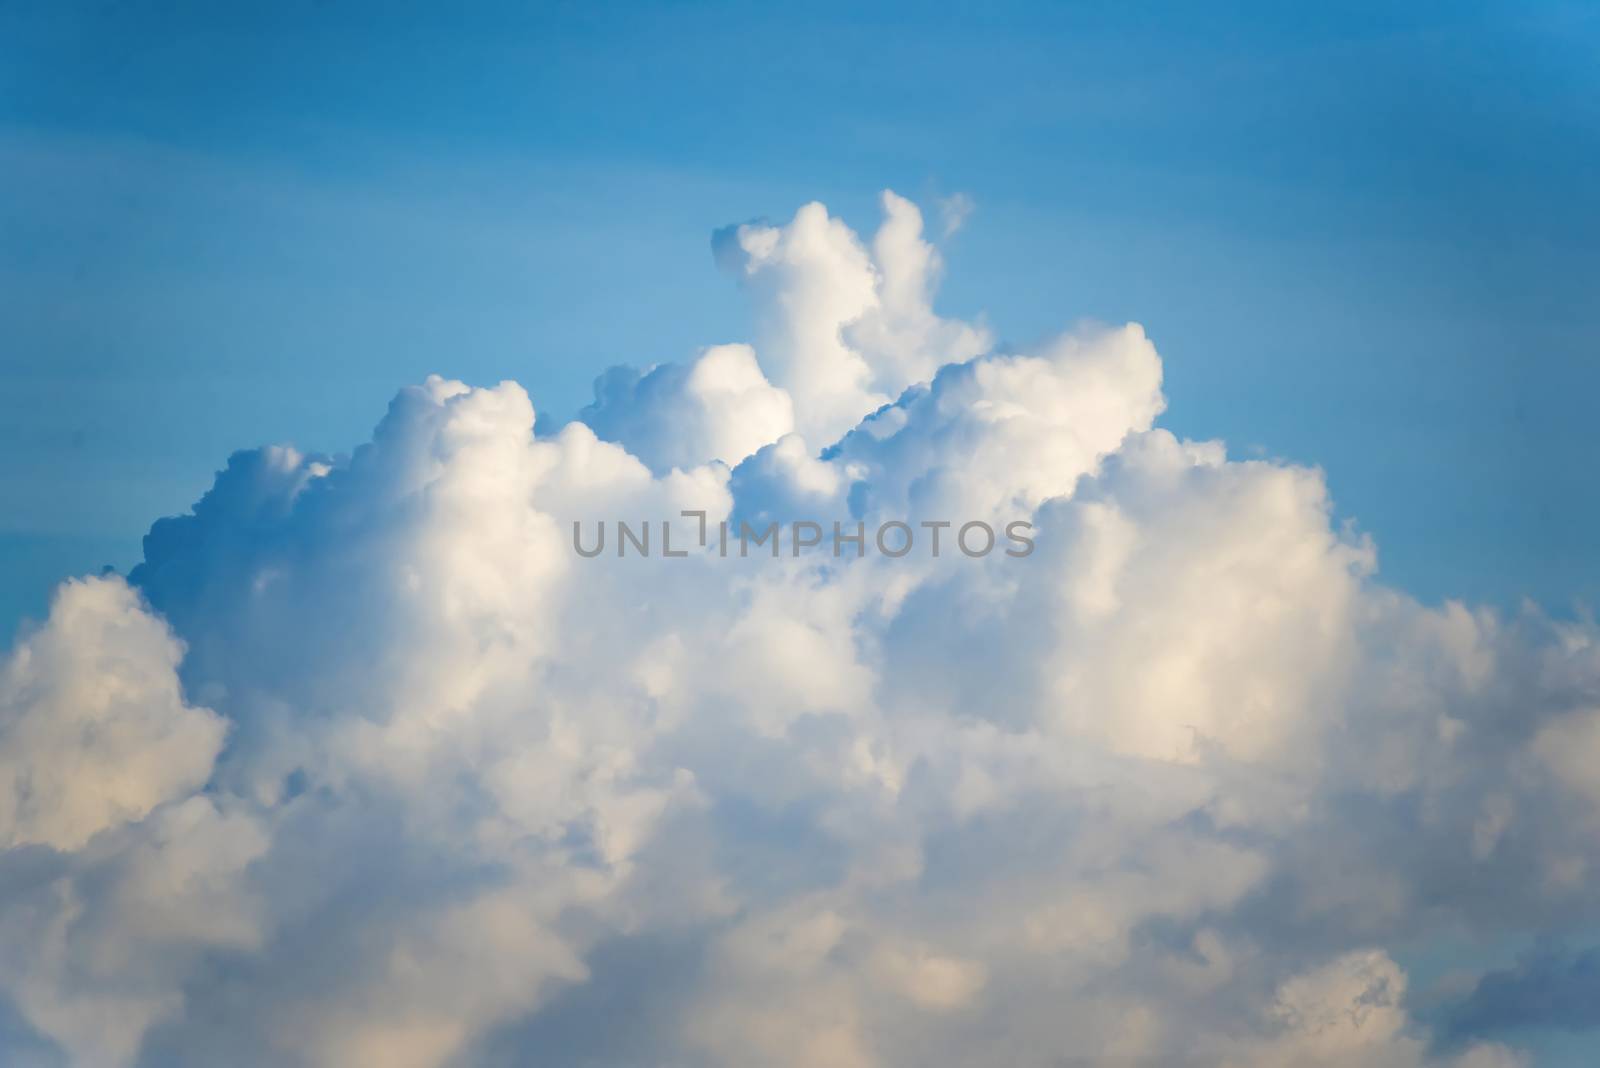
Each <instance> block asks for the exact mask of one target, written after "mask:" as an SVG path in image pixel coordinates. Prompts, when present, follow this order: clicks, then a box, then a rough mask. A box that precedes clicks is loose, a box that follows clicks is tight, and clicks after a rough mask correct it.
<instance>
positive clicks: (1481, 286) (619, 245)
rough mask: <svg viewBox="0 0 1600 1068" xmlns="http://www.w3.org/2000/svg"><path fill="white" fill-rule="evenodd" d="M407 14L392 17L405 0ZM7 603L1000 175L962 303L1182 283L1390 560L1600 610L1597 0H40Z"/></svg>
mask: <svg viewBox="0 0 1600 1068" xmlns="http://www.w3.org/2000/svg"><path fill="white" fill-rule="evenodd" d="M385 10H388V8H387V6H386V7H385ZM0 20H3V24H0V29H3V33H0V38H3V40H4V42H6V43H5V44H4V45H3V46H0V47H3V49H4V51H3V53H0V159H3V164H4V165H3V166H0V190H3V195H0V225H3V233H4V235H5V238H4V242H3V245H0V271H3V272H4V284H3V287H0V374H3V382H4V389H3V390H0V405H3V413H0V414H3V418H0V435H3V440H0V457H3V459H0V497H3V499H4V501H5V502H6V507H5V508H4V510H3V516H0V538H3V539H4V544H5V548H6V551H5V553H4V560H5V563H4V565H3V566H0V618H3V619H4V621H5V623H4V625H5V626H6V627H7V628H11V627H14V625H15V621H16V620H17V619H18V618H19V617H21V616H23V615H27V616H29V617H31V618H39V617H40V616H41V615H42V613H43V610H44V606H45V601H46V597H47V595H48V590H49V589H50V587H51V586H52V585H53V583H54V582H55V581H56V579H57V578H59V577H60V576H61V575H63V574H66V573H71V572H80V571H84V570H92V569H96V568H98V567H100V566H101V565H104V564H112V565H114V566H116V567H118V568H126V567H128V566H130V565H131V564H132V563H133V562H135V561H136V560H137V558H138V552H139V548H138V545H139V538H140V537H141V536H142V535H143V533H144V532H145V530H146V529H147V527H148V525H149V523H150V522H151V520H152V519H153V518H154V517H156V516H160V515H168V514H176V513H179V512H181V511H183V510H184V509H185V508H187V507H188V505H190V504H191V503H193V501H194V500H195V499H196V498H197V497H198V495H199V492H200V491H201V490H202V489H203V488H204V487H205V486H206V485H207V484H208V482H209V480H210V477H211V474H212V472H213V471H214V470H216V468H217V467H218V465H219V463H220V458H222V457H225V456H226V455H227V454H228V452H230V451H231V450H233V449H235V448H240V447H245V446H248V445H254V444H264V443H272V442H292V443H294V444H297V445H299V446H300V447H302V448H312V449H320V450H326V451H330V452H331V451H338V450H343V449H347V448H349V447H350V445H351V443H352V442H354V441H357V440H359V439H360V438H361V437H362V436H363V435H364V434H365V433H366V432H367V431H368V430H370V428H371V426H372V425H373V424H374V423H375V422H376V420H377V418H378V416H379V415H381V414H382V409H381V405H380V404H378V403H375V400H374V398H381V397H383V396H385V395H386V394H387V392H388V391H389V390H390V389H391V388H392V387H393V386H394V385H396V384H397V383H400V382H407V381H415V380H418V379H420V377H421V376H423V375H425V374H428V373H433V372H438V373H443V374H446V375H450V376H453V377H457V378H461V379H464V380H466V381H469V382H474V383H482V384H492V383H493V382H495V381H498V380H499V379H501V378H506V377H511V378H515V379H517V380H518V381H522V382H524V383H525V384H527V385H528V386H529V387H530V388H531V389H532V390H533V391H534V395H535V400H536V404H537V405H538V407H539V410H540V411H541V412H545V413H548V418H550V419H554V420H564V419H567V418H570V417H571V416H572V415H573V414H574V413H575V412H576V411H577V409H578V408H580V407H581V406H582V405H583V404H585V403H587V402H588V401H589V400H590V399H591V393H590V389H591V383H592V381H593V379H594V378H595V377H596V376H597V375H598V374H599V373H600V372H601V371H602V370H604V369H605V368H606V367H607V366H610V365H612V364H615V363H623V362H629V363H641V364H649V363H653V362H658V361H667V360H674V359H679V358H681V357H683V356H685V355H686V354H688V353H690V352H692V351H693V350H694V349H695V347H696V346H699V345H703V344H707V343H711V342H716V341H724V340H733V339H736V338H739V337H741V336H743V334H744V333H745V331H746V327H747V323H746V322H745V320H744V318H743V312H742V310H741V305H740V303H739V301H738V298H737V294H736V293H735V292H734V291H733V288H732V287H730V286H729V285H727V284H726V282H725V281H723V280H721V279H718V278H717V277H716V276H715V275H714V274H712V273H710V272H708V271H704V270H696V269H694V266H695V264H696V263H697V262H709V252H708V248H709V235H710V233H711V232H712V231H713V230H714V229H715V228H717V227H720V226H724V225H727V224H729V223H734V222H742V221H745V220H748V219H751V218H760V217H771V218H783V217H787V215H788V214H790V213H791V212H792V211H793V210H794V209H795V208H796V207H798V206H799V204H801V203H803V202H805V201H807V200H811V199H818V200H821V201H823V202H825V203H827V204H829V205H830V206H831V207H832V208H833V209H834V210H836V211H838V212H839V213H840V214H841V215H842V216H843V217H844V218H846V219H847V220H849V221H851V222H853V223H855V224H856V225H857V226H858V227H860V228H865V227H867V226H869V225H870V223H871V221H872V217H873V198H874V197H875V196H876V193H877V191H878V190H879V189H881V188H885V187H887V188H893V189H896V190H898V191H900V192H901V193H903V194H905V195H908V196H912V197H915V198H917V199H919V200H924V201H929V202H933V201H937V200H938V199H940V198H946V197H951V196H954V195H956V194H961V195H964V196H965V197H968V198H970V201H971V203H972V204H973V206H974V209H975V210H974V212H973V214H972V217H971V219H970V220H969V222H968V223H967V225H966V226H965V227H963V229H962V231H961V232H960V233H959V234H958V235H956V237H955V240H954V245H953V248H954V249H955V250H957V254H954V255H951V256H950V257H949V261H950V263H949V272H948V277H947V279H946V282H945V285H944V289H943V296H942V301H943V306H944V307H945V308H947V309H948V310H950V311H951V312H953V313H958V314H962V315H968V316H971V315H976V314H979V313H984V314H987V315H988V316H989V318H990V320H991V321H993V322H995V323H1000V324H1004V325H1005V331H1006V334H1005V337H1004V339H1003V340H1006V341H1009V342H1015V343H1027V342H1030V341H1034V340H1037V339H1038V338H1039V337H1041V336H1043V335H1044V334H1046V333H1048V332H1049V331H1051V330H1053V329H1055V328H1056V327H1057V325H1058V324H1059V322H1061V321H1064V320H1075V319H1080V318H1083V319H1093V320H1100V321H1105V322H1122V321H1124V320H1130V319H1131V320H1135V321H1138V322H1140V323H1142V324H1143V325H1144V326H1145V327H1146V329H1147V331H1148V332H1149V333H1150V335H1151V336H1152V337H1153V338H1155V339H1156V340H1157V342H1158V343H1159V344H1160V345H1161V347H1162V351H1163V354H1164V356H1165V358H1166V361H1167V390H1168V393H1169V395H1170V397H1171V398H1172V404H1171V408H1172V413H1173V414H1172V417H1171V418H1172V420H1173V422H1172V424H1171V425H1172V426H1173V427H1174V428H1175V429H1177V430H1179V431H1180V432H1182V433H1185V434H1190V435H1194V436H1202V437H1212V436H1216V437H1222V438H1225V439H1226V440H1227V441H1229V442H1230V443H1231V444H1232V445H1233V447H1235V448H1236V449H1242V450H1253V451H1256V452H1259V453H1260V454H1262V455H1266V456H1279V457H1285V458H1289V459H1293V460H1297V461H1301V462H1314V463H1317V464H1320V465H1321V466H1322V467H1323V468H1324V469H1325V470H1326V471H1327V474H1328V478H1329V482H1330V484H1331V486H1332V489H1333V493H1334V498H1335V501H1336V503H1337V506H1338V508H1339V510H1340V514H1341V515H1344V516H1347V517H1350V518H1351V519H1353V520H1355V521H1356V522H1358V523H1359V524H1360V525H1361V526H1362V528H1363V529H1365V530H1368V531H1370V532H1372V533H1373V534H1374V535H1375V536H1376V537H1377V538H1378V540H1379V542H1380V545H1381V547H1382V553H1383V555H1382V561H1381V567H1382V570H1383V573H1384V575H1385V576H1386V577H1388V578H1389V579H1391V580H1392V581H1394V582H1396V583H1398V584H1400V585H1402V586H1404V587H1405V588H1407V589H1408V590H1411V591H1413V592H1415V593H1416V594H1417V595H1419V596H1422V597H1424V598H1429V599H1440V598H1444V597H1448V596H1455V597H1465V598H1468V599H1470V600H1473V601H1484V602H1491V603H1496V604H1502V605H1508V604H1515V603H1516V602H1517V601H1518V600H1519V599H1521V598H1523V597H1531V598H1533V599H1534V600H1536V601H1537V602H1539V603H1540V604H1542V605H1545V606H1547V607H1549V608H1551V609H1552V610H1555V611H1564V612H1570V611H1574V610H1577V606H1578V605H1581V604H1592V603H1593V601H1594V598H1595V596H1596V593H1597V592H1600V563H1597V559H1600V557H1597V554H1595V553H1594V552H1593V551H1592V550H1591V546H1592V537H1591V534H1590V532H1592V530H1593V529H1594V527H1595V523H1596V522H1597V521H1600V504H1597V503H1596V502H1597V495H1596V494H1595V493H1593V492H1592V489H1593V486H1594V478H1593V471H1594V469H1595V462H1596V458H1597V457H1596V446H1595V444H1594V436H1593V434H1592V433H1591V432H1590V427H1591V418H1590V411H1589V409H1590V402H1589V398H1591V397H1592V396H1593V393H1594V390H1595V387H1596V385H1597V383H1600V358H1597V355H1596V353H1597V341H1600V312H1597V311H1596V306H1597V305H1596V302H1595V301H1593V300H1592V299H1590V298H1591V294H1592V293H1593V292H1594V288H1595V283H1596V280H1597V264H1596V254H1595V252H1594V250H1595V248H1596V247H1600V243H1597V240H1596V239H1597V225H1600V210H1597V199H1600V198H1596V197H1595V196H1594V194H1593V188H1594V175H1595V168H1596V165H1597V163H1600V135H1597V130H1600V125H1597V122H1596V119H1597V115H1596V109H1597V107H1600V95H1597V91H1596V90H1597V88H1600V86H1597V81H1600V73H1597V70H1600V65H1597V64H1596V63H1595V62H1594V59H1595V47H1596V41H1597V39H1600V32H1597V27H1596V21H1595V14H1594V11H1593V9H1592V8H1589V7H1587V6H1586V5H1511V4H1505V5H1492V4H1491V5H1478V4H1469V5H1460V4H1424V5H1411V6H1408V7H1407V8H1406V9H1404V10H1400V11H1397V10H1391V9H1390V7H1389V5H1361V4H1356V5H1340V6H1337V7H1336V8H1331V9H1328V10H1325V11H1305V10H1300V9H1285V8H1283V7H1282V6H1281V5H1253V6H1252V5H1242V6H1241V5H1209V6H1207V7H1204V8H1198V7H1192V6H1189V5H1174V6H1170V7H1163V6H1161V5H1152V6H1145V5H1136V6H1129V5H1122V4H1088V5H1010V4H981V5H967V6H962V5H952V6H950V7H947V8H944V9H942V10H941V11H939V12H937V13H930V12H927V11H924V10H921V9H920V8H919V9H916V10H912V9H897V8H895V7H894V6H892V5H891V6H884V7H877V6H873V7H869V8H868V9H866V10H862V9H861V7H860V5H842V6H839V5H832V6H830V5H807V7H806V8H805V9H804V10H803V11H801V10H798V9H793V10H791V9H778V8H772V9H766V10H761V9H753V8H749V7H745V6H737V5H736V6H731V7H719V6H715V5H711V6H705V5H663V6H616V5H531V6H523V5H511V6H507V7H503V8H502V7H496V6H495V5H482V6H476V5H475V6H474V9H473V11H472V12H471V13H466V14H461V13H455V12H451V13H448V14H446V13H443V12H440V11H437V10H433V11H430V10H428V9H427V8H425V7H418V8H416V9H414V10H407V11H405V12H404V13H403V14H400V13H397V14H396V15H395V17H392V18H384V17H380V16H379V14H378V12H377V11H376V10H375V9H372V8H370V7H364V6H363V5H360V4H349V3H328V4H320V5H313V6H308V5H303V4H294V3H290V4H282V5H271V6H269V7H261V8H255V9H244V8H238V7H231V6H230V7H229V8H226V9H217V8H216V7H215V6H214V5H187V4H181V3H169V4H160V5H139V4H114V3H107V4H99V5H72V4H65V5H63V4H30V3H18V4H7V5H5V6H4V10H3V11H0Z"/></svg>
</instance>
